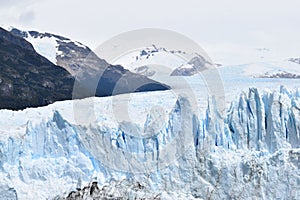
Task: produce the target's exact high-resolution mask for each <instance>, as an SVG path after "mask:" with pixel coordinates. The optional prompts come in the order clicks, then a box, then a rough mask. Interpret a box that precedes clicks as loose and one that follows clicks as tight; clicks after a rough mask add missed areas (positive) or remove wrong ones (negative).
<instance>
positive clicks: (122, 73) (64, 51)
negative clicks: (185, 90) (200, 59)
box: [0, 28, 170, 109]
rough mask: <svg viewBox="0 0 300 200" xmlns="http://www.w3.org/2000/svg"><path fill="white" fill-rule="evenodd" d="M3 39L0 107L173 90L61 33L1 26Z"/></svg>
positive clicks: (0, 64)
mask: <svg viewBox="0 0 300 200" xmlns="http://www.w3.org/2000/svg"><path fill="white" fill-rule="evenodd" d="M0 38H1V41H0V42H1V46H0V68H1V72H0V90H1V91H2V92H1V93H0V97H1V98H0V108H7V109H24V108H26V107H37V106H43V105H47V104H49V103H53V102H54V101H58V100H66V99H72V98H84V97H90V96H98V97H102V96H110V95H116V94H123V93H131V92H145V91H156V90H167V89H170V87H169V86H167V85H165V84H161V83H159V82H157V81H153V80H151V79H149V78H147V77H146V76H143V75H139V74H134V73H132V72H130V71H129V70H126V69H124V68H123V67H122V66H120V65H110V64H109V63H107V62H106V61H105V60H103V59H100V58H99V57H98V56H97V55H96V54H95V53H93V51H92V50H90V49H89V48H88V47H87V46H85V45H83V44H81V43H79V42H74V41H72V40H70V39H68V38H65V37H62V36H59V35H55V34H50V33H39V32H36V31H21V30H18V29H16V28H10V29H9V31H6V30H4V29H2V28H1V30H0Z"/></svg>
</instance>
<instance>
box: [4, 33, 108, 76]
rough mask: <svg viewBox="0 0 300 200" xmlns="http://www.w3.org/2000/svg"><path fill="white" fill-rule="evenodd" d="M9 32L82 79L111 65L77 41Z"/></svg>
mask: <svg viewBox="0 0 300 200" xmlns="http://www.w3.org/2000/svg"><path fill="white" fill-rule="evenodd" d="M9 31H10V32H11V33H12V34H14V35H17V36H19V37H23V38H24V39H26V40H27V41H28V42H30V43H31V44H32V45H33V47H34V49H35V50H36V51H37V52H38V53H39V54H40V55H42V56H44V57H45V58H47V59H48V60H50V61H51V62H52V63H54V64H56V65H59V66H62V67H64V68H65V69H67V70H68V71H69V72H70V73H71V74H72V75H73V76H76V77H77V78H78V79H82V78H83V77H82V76H84V75H85V74H88V75H93V74H95V73H96V72H97V70H98V69H99V68H100V67H103V68H105V67H107V66H108V65H109V64H108V63H107V62H106V61H105V60H103V59H100V58H98V57H97V56H96V55H95V54H94V53H93V52H92V50H91V49H90V48H88V47H87V46H85V45H83V44H81V43H80V42H77V41H72V40H71V39H69V38H66V37H63V36H60V35H55V34H51V33H40V32H37V31H22V30H19V29H17V28H13V27H10V28H9Z"/></svg>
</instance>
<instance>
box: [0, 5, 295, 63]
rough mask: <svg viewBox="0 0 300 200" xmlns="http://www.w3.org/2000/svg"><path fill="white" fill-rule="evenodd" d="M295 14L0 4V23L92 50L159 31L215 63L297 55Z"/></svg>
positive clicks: (248, 8)
mask: <svg viewBox="0 0 300 200" xmlns="http://www.w3.org/2000/svg"><path fill="white" fill-rule="evenodd" d="M299 11H300V1H299V0H285V1H283V0H251V1H250V0H206V1H203V0H185V1H179V0H172V1H171V0H151V1H141V0H127V1H125V0H118V1H117V0H106V1H103V0H85V1H82V0H81V1H80V0H0V24H2V25H12V26H16V27H20V28H23V29H33V30H39V31H47V32H52V33H57V34H61V35H64V36H67V37H70V38H72V39H75V40H78V41H81V42H82V43H84V44H87V45H88V46H90V47H91V48H96V47H97V46H98V45H100V44H101V43H102V42H104V41H105V40H107V39H109V38H111V37H113V36H115V35H117V34H120V33H122V32H125V31H130V30H134V29H140V28H163V29H169V30H173V31H176V32H178V33H181V34H183V35H185V36H187V37H189V38H191V39H193V40H195V41H196V42H198V43H199V44H200V45H201V46H202V47H203V48H204V49H205V50H206V51H207V53H208V54H209V55H210V56H211V57H212V59H213V60H216V62H229V63H238V62H248V61H250V60H251V59H253V58H254V57H255V56H256V57H258V56H259V57H261V54H263V56H264V57H266V58H268V57H270V58H272V59H273V58H274V57H276V58H279V59H286V58H289V57H300V45H299V44H300V25H299V24H300V12H299ZM263 48H266V49H264V50H262V51H258V50H257V49H263ZM256 54H257V55H256Z"/></svg>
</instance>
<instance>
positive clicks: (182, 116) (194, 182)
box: [0, 87, 300, 199]
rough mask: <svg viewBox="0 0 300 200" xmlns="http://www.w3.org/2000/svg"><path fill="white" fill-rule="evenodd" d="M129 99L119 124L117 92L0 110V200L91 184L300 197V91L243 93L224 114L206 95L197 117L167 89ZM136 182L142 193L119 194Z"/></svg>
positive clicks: (193, 194) (52, 194) (187, 195)
mask: <svg viewBox="0 0 300 200" xmlns="http://www.w3.org/2000/svg"><path fill="white" fill-rule="evenodd" d="M134 95H135V96H136V97H137V96H140V98H137V99H138V100H137V99H136V100H135V101H134V102H133V103H131V105H129V106H128V110H131V111H132V109H133V110H135V112H129V113H131V115H134V116H131V117H130V118H131V120H127V121H126V117H124V118H122V117H119V116H118V110H116V107H114V102H113V101H112V99H113V98H121V97H122V95H120V96H119V97H109V98H88V99H84V100H74V101H65V102H57V103H55V104H52V105H49V106H47V107H41V108H35V109H26V110H23V111H18V112H16V111H9V110H1V111H0V116H1V122H0V124H1V126H0V127H1V130H0V131H1V134H0V178H1V180H2V182H1V185H0V191H1V195H2V196H1V198H0V199H17V198H19V199H53V198H58V197H66V196H67V195H68V193H69V192H70V191H73V190H76V188H78V187H81V185H82V186H83V185H84V184H87V183H90V182H92V181H97V182H98V183H99V184H100V185H105V184H106V185H107V186H108V187H111V188H114V189H115V190H114V191H118V192H115V193H114V194H111V195H112V196H114V195H115V196H114V197H116V198H117V197H120V196H121V197H124V196H125V195H127V196H125V197H127V198H129V199H134V198H146V197H149V198H150V197H152V196H153V197H154V196H156V197H160V198H162V199H168V198H169V199H174V198H175V199H253V198H257V199H299V198H300V194H299V191H300V90H298V89H295V90H288V89H286V88H285V87H281V88H280V89H279V90H274V91H273V90H266V91H261V90H259V89H257V88H250V89H249V90H248V91H245V92H242V93H241V94H240V95H239V96H238V98H236V99H235V100H234V101H232V102H231V104H230V106H229V107H228V109H227V111H226V113H225V114H223V113H222V112H220V111H219V110H218V105H217V104H218V101H217V100H216V99H215V98H214V97H210V98H209V99H208V101H207V103H206V106H205V109H201V110H200V111H199V110H194V109H193V106H192V105H191V103H190V101H189V100H188V99H187V98H186V97H184V96H179V97H175V96H173V97H172V98H170V93H169V92H154V93H152V94H134ZM146 98H148V99H146ZM119 100H120V99H119ZM139 101H140V102H139ZM153 101H155V103H157V105H162V104H163V106H160V107H159V106H156V107H151V106H150V105H151V103H153ZM75 104H77V106H75ZM85 106H87V107H85ZM91 106H92V108H91ZM150 107H151V108H150ZM146 108H149V109H148V110H147V109H146ZM89 109H90V110H89ZM110 110H112V113H111V114H108V113H109V112H108V111H110ZM137 110H138V111H137ZM91 113H93V115H92V116H93V117H90V116H91ZM121 113H123V112H121ZM88 117H89V118H88ZM4 124H5V126H4ZM122 181H123V182H124V181H125V182H126V184H119V185H118V187H114V185H116V184H115V183H116V182H117V183H118V182H122ZM137 183H138V184H141V185H142V186H143V187H140V188H146V189H145V190H144V191H143V190H141V191H140V190H132V191H131V192H127V193H126V192H124V191H127V190H126V187H128V185H132V186H133V185H134V184H137ZM145 191H146V192H145ZM118 195H119V196H118Z"/></svg>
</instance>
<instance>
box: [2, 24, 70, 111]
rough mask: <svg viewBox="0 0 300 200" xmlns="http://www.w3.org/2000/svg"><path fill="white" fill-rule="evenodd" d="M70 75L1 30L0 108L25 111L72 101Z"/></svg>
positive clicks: (20, 39)
mask: <svg viewBox="0 0 300 200" xmlns="http://www.w3.org/2000/svg"><path fill="white" fill-rule="evenodd" d="M73 85H74V78H73V77H72V76H71V74H70V73H69V72H68V71H67V70H65V69H64V68H61V67H59V66H56V65H54V64H53V63H51V62H50V61H49V60H47V59H46V58H44V57H43V56H41V55H39V54H38V53H37V52H35V51H34V48H33V47H32V45H31V44H30V43H29V42H27V41H26V40H24V39H23V38H20V37H18V36H15V35H13V34H11V33H9V32H7V31H6V30H4V29H2V28H0V108H1V109H4V108H5V109H13V110H17V109H24V108H26V107H37V106H43V105H47V104H50V103H53V102H54V101H58V100H66V99H71V98H72V89H73Z"/></svg>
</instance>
